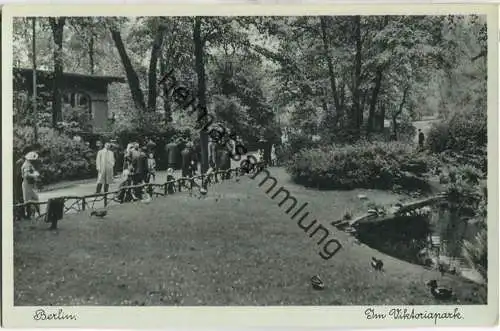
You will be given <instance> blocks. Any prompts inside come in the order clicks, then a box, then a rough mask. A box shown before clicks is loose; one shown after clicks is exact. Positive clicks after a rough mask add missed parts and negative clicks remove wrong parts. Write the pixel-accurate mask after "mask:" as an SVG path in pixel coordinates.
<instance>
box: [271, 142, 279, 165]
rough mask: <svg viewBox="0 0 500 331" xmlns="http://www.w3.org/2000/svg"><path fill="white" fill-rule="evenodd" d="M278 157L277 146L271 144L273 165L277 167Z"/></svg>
mask: <svg viewBox="0 0 500 331" xmlns="http://www.w3.org/2000/svg"><path fill="white" fill-rule="evenodd" d="M277 163H278V162H277V157H276V147H275V146H274V144H272V145H271V166H273V167H275V166H277V165H278V164H277Z"/></svg>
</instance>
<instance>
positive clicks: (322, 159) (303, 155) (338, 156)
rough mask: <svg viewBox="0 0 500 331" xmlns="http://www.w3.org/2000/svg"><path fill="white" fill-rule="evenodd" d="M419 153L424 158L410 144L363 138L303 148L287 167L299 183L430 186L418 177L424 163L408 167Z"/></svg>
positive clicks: (350, 186) (326, 186)
mask: <svg viewBox="0 0 500 331" xmlns="http://www.w3.org/2000/svg"><path fill="white" fill-rule="evenodd" d="M417 157H419V158H420V159H421V162H423V160H424V158H423V157H420V156H419V155H418V154H414V153H413V149H412V147H411V146H410V145H407V144H403V143H398V142H391V143H383V142H377V143H367V142H362V143H357V144H355V145H346V146H336V145H333V146H328V147H322V148H315V149H311V150H306V149H303V150H301V151H299V152H298V153H297V154H295V155H294V156H293V158H292V160H291V162H290V164H289V166H288V169H287V170H288V172H289V173H290V174H291V176H292V178H293V179H294V180H295V181H296V182H297V183H300V184H303V185H306V186H311V187H317V188H320V189H321V188H322V189H353V188H378V189H392V188H393V187H394V186H395V185H400V186H401V187H402V188H403V189H411V190H416V189H417V190H420V189H428V187H427V185H426V182H425V181H424V180H422V179H421V178H419V177H418V176H419V175H421V174H422V172H424V171H422V167H421V168H420V169H418V171H417V172H416V173H415V172H413V171H409V170H410V169H408V168H409V164H411V162H412V161H413V160H414V159H415V158H417ZM428 168H429V166H427V165H425V166H424V167H423V169H424V170H427V169H428ZM405 169H406V170H405Z"/></svg>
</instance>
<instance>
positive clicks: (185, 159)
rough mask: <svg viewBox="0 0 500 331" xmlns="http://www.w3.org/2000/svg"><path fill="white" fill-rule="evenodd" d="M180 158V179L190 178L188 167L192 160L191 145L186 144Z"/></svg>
mask: <svg viewBox="0 0 500 331" xmlns="http://www.w3.org/2000/svg"><path fill="white" fill-rule="evenodd" d="M181 158H182V177H190V166H191V161H192V160H193V149H192V145H191V143H187V144H186V147H185V148H184V149H183V150H182V152H181Z"/></svg>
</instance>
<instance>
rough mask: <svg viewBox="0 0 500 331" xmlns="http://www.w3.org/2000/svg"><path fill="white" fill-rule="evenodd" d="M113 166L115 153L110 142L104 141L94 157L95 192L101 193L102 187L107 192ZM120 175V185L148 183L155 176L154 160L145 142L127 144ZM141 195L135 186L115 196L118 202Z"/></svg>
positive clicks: (137, 198) (141, 192)
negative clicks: (121, 178)
mask: <svg viewBox="0 0 500 331" xmlns="http://www.w3.org/2000/svg"><path fill="white" fill-rule="evenodd" d="M96 145H99V144H96ZM114 168H115V154H114V152H113V151H112V148H111V144H110V143H105V144H104V147H103V148H102V149H101V150H99V152H98V153H97V158H96V169H97V187H96V193H101V190H102V189H103V188H104V192H108V190H109V185H110V184H111V183H112V182H113V178H114ZM122 177H123V181H122V182H121V183H120V187H126V186H131V185H134V186H135V185H140V184H143V183H149V182H150V181H151V179H153V180H154V179H155V178H156V160H155V158H154V154H153V152H152V150H150V148H148V146H147V144H146V145H144V146H142V147H141V146H140V145H139V143H137V142H134V143H129V144H128V146H127V148H126V150H125V151H124V152H123V171H122ZM142 196H143V190H142V189H141V188H136V189H134V190H131V189H128V190H125V189H123V190H120V193H119V194H118V196H117V197H116V198H117V200H118V201H119V202H124V201H125V200H139V199H141V198H142Z"/></svg>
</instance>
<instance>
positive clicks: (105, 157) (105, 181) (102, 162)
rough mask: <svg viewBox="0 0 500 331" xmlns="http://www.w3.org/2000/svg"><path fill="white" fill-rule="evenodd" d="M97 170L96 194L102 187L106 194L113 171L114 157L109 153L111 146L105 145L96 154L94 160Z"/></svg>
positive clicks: (111, 180)
mask: <svg viewBox="0 0 500 331" xmlns="http://www.w3.org/2000/svg"><path fill="white" fill-rule="evenodd" d="M95 164H96V168H97V187H96V193H101V189H102V186H103V185H104V192H108V190H109V184H111V183H112V182H113V169H114V167H115V156H114V153H113V152H112V151H111V145H110V144H109V143H105V144H104V147H103V148H102V149H101V150H100V151H99V152H97V158H96V163H95Z"/></svg>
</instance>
